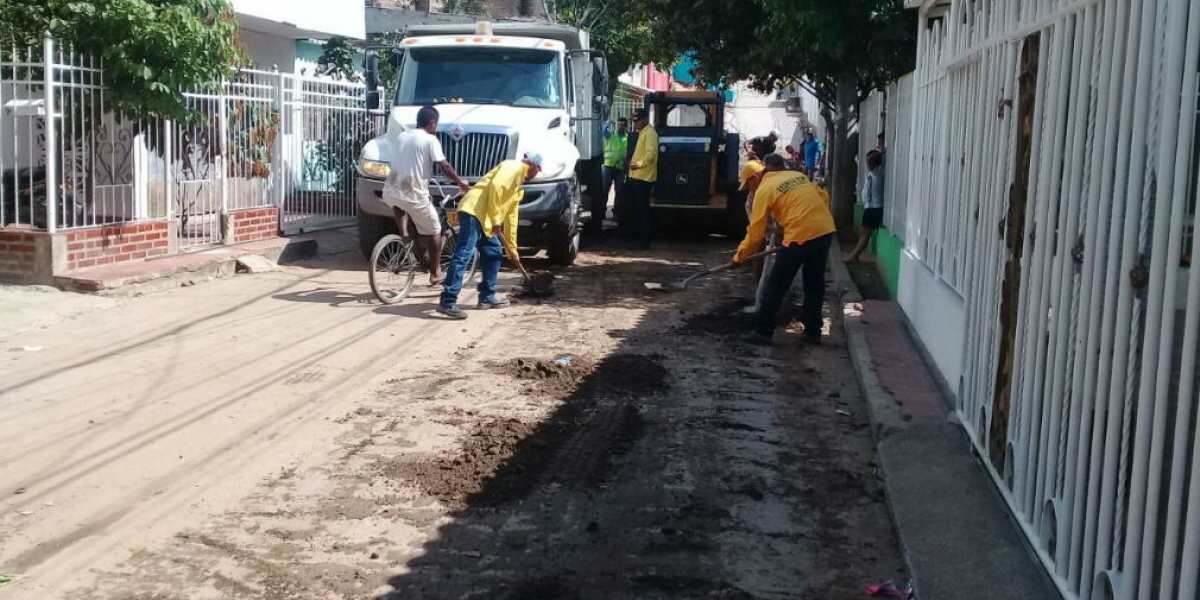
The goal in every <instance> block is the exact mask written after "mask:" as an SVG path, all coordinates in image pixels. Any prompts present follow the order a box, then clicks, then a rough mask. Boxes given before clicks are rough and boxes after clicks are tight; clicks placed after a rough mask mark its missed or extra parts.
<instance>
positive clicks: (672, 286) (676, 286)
mask: <svg viewBox="0 0 1200 600" xmlns="http://www.w3.org/2000/svg"><path fill="white" fill-rule="evenodd" d="M776 252H779V247H778V246H776V247H774V248H771V249H770V250H763V251H762V252H759V253H758V254H751V255H750V256H747V257H746V260H745V261H744V262H750V261H752V260H754V259H757V258H763V257H765V256H771V255H772V254H775V253H776ZM731 268H733V263H731V262H729V263H725V264H723V265H721V266H719V267H713V268H711V269H708V270H706V271H701V272H699V273H696V274H695V275H692V276H691V277H688V278H687V279H684V280H683V281H676V282H673V283H668V284H665V285H664V284H661V283H646V284H645V285H646V289H648V290H665V291H668V292H682V291H683V290H686V289H687V287H688V284H690V283H692V282H693V281H695V280H697V279H700V278H701V277H708V276H709V275H712V274H713V273H720V272H721V271H728V270H729V269H731Z"/></svg>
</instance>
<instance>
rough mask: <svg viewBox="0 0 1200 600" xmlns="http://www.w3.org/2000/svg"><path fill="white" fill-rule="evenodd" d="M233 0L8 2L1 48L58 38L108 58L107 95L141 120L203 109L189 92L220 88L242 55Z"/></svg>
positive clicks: (0, 24) (1, 16) (0, 18)
mask: <svg viewBox="0 0 1200 600" xmlns="http://www.w3.org/2000/svg"><path fill="white" fill-rule="evenodd" d="M237 31H238V25H237V22H236V21H235V19H234V17H233V11H232V9H231V8H230V5H229V3H228V2H227V1H226V0H5V3H4V6H3V8H2V9H0V46H3V47H12V46H17V47H21V46H33V47H37V48H40V47H41V44H42V38H43V35H44V34H45V32H49V33H50V35H51V36H52V37H53V38H54V39H55V40H56V41H57V43H59V44H62V45H66V46H70V47H72V48H73V49H74V50H75V51H76V52H78V53H79V54H82V55H89V56H92V57H94V58H97V59H99V60H101V61H102V62H103V65H104V83H105V87H106V91H105V94H106V97H105V98H106V101H107V102H108V104H109V107H110V108H113V109H116V110H118V111H120V112H122V113H124V114H125V115H127V116H130V117H134V118H144V117H152V116H159V117H167V118H172V119H178V120H187V119H192V118H194V117H195V116H196V115H195V113H194V112H193V111H192V110H190V109H189V108H188V106H187V103H186V102H185V100H184V97H183V94H182V92H183V91H184V90H206V89H213V88H214V87H215V86H217V85H219V82H220V81H221V80H222V79H224V78H227V77H229V76H231V75H232V74H233V70H234V68H235V67H237V66H238V65H239V64H241V63H242V62H243V61H244V59H243V56H244V55H243V53H242V51H241V50H240V48H239V46H238V43H237Z"/></svg>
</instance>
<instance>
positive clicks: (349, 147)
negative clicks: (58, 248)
mask: <svg viewBox="0 0 1200 600" xmlns="http://www.w3.org/2000/svg"><path fill="white" fill-rule="evenodd" d="M184 97H185V98H186V101H187V103H188V105H189V106H190V107H191V108H192V109H193V110H194V111H195V113H196V115H197V118H196V119H194V120H191V121H189V122H187V123H177V122H165V121H153V122H133V121H130V120H127V119H124V118H123V117H121V116H119V115H117V114H115V112H114V111H113V110H111V107H110V106H108V104H107V103H106V89H105V83H104V71H103V68H102V65H100V63H99V62H98V61H96V60H93V59H91V58H90V57H87V56H83V55H79V54H76V53H74V52H72V51H70V49H68V48H63V47H59V46H57V45H55V44H54V43H53V42H52V41H51V40H47V41H46V42H45V44H44V46H43V47H42V48H20V49H9V50H0V172H3V180H2V181H0V200H2V202H0V226H6V225H23V226H29V227H34V228H37V229H46V230H49V231H51V232H53V231H55V230H59V229H75V228H82V227H91V226H96V225H104V224H116V223H129V222H136V221H146V220H163V219H168V220H171V221H172V222H173V223H174V225H173V227H172V230H173V238H174V242H173V248H174V249H176V250H185V249H189V248H199V247H205V246H209V245H211V244H215V243H218V242H221V241H223V236H224V232H223V227H225V225H224V224H223V223H222V220H223V218H224V216H225V215H227V214H228V213H229V212H230V211H235V210H239V209H246V208H256V207H264V206H277V207H279V208H280V214H281V229H283V230H288V231H298V230H304V229H313V228H316V227H321V226H329V225H337V224H344V223H346V222H348V221H350V220H352V219H353V218H354V215H355V206H356V204H355V189H354V185H355V181H354V177H353V166H354V160H355V158H356V157H357V153H358V150H359V149H360V148H361V147H362V145H363V143H365V142H366V141H367V140H368V139H369V138H370V137H371V136H372V135H373V134H374V132H375V130H376V128H377V127H378V126H379V120H378V119H375V118H373V117H370V116H369V115H368V113H367V111H366V109H365V104H364V101H363V98H364V94H363V88H362V86H361V85H360V84H354V83H340V82H330V81H323V80H317V79H312V78H305V77H300V76H295V75H289V74H283V73H278V72H265V71H253V70H244V71H241V72H239V73H238V74H237V76H236V77H235V78H234V79H233V80H231V81H228V82H225V83H223V84H222V85H221V86H219V88H218V89H217V90H215V91H208V92H194V93H193V92H188V93H185V94H184Z"/></svg>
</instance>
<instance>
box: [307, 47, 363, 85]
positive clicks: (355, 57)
mask: <svg viewBox="0 0 1200 600" xmlns="http://www.w3.org/2000/svg"><path fill="white" fill-rule="evenodd" d="M361 62H362V53H361V51H360V50H359V49H358V47H357V46H355V45H354V44H352V43H351V42H350V41H349V40H347V39H346V38H344V37H334V38H330V39H329V40H327V41H326V42H325V46H324V47H323V48H322V49H321V56H320V57H319V58H318V59H317V74H318V75H323V76H325V77H331V78H333V79H336V80H338V81H350V82H353V83H358V82H359V81H362V78H361V77H359V75H358V73H359V69H358V66H359V64H360V63H361Z"/></svg>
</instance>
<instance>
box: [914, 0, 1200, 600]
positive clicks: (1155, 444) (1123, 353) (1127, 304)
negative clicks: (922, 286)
mask: <svg viewBox="0 0 1200 600" xmlns="http://www.w3.org/2000/svg"><path fill="white" fill-rule="evenodd" d="M922 16H923V18H922V28H921V31H920V39H919V58H918V69H917V72H916V74H915V80H914V90H913V94H914V100H913V102H914V107H915V108H914V113H913V119H912V126H913V134H914V135H913V139H912V144H911V147H910V148H911V156H910V160H909V163H908V164H909V169H910V173H909V183H910V185H909V195H908V200H909V206H908V219H907V221H908V222H907V235H906V236H905V239H906V241H907V246H908V248H907V251H908V252H909V253H910V254H911V255H913V256H915V257H917V258H918V259H920V260H921V261H922V262H924V263H925V265H926V266H928V267H929V268H930V269H932V270H933V272H934V273H936V274H937V275H938V276H939V277H940V278H941V279H942V280H943V281H944V282H946V283H947V284H948V285H950V286H952V287H953V288H954V289H956V290H958V291H959V292H960V293H961V295H962V297H963V298H964V300H965V303H966V311H967V312H966V314H967V325H966V330H965V332H964V336H963V337H964V341H963V344H964V368H963V376H962V380H961V382H959V390H958V392H959V393H958V398H959V406H958V410H959V413H960V415H961V417H962V419H963V422H964V424H965V426H966V428H967V430H968V432H969V434H970V436H971V437H972V440H973V443H974V444H975V445H976V447H977V448H978V449H979V451H980V454H982V455H983V456H985V457H988V458H987V459H986V460H985V462H987V463H988V466H989V468H990V469H991V470H992V473H993V475H994V476H995V477H996V479H997V481H998V482H999V483H1000V486H1001V489H1002V490H1003V492H1004V496H1005V498H1006V500H1007V501H1008V502H1009V504H1010V506H1011V507H1012V509H1013V511H1014V513H1015V514H1016V515H1017V517H1018V520H1019V522H1020V524H1021V526H1022V527H1023V528H1024V530H1025V532H1026V534H1027V536H1028V537H1029V538H1030V540H1031V541H1032V542H1033V544H1034V546H1035V548H1036V550H1037V552H1038V554H1039V556H1040V558H1041V560H1042V561H1043V562H1044V563H1045V564H1046V566H1047V568H1048V569H1049V571H1050V572H1051V574H1052V576H1053V578H1054V580H1055V582H1056V583H1057V584H1058V586H1059V589H1060V590H1061V591H1062V592H1063V594H1064V595H1065V596H1067V597H1069V598H1088V599H1090V598H1119V599H1122V600H1131V599H1135V598H1136V599H1138V600H1150V599H1159V600H1174V599H1176V598H1179V599H1184V600H1194V599H1196V598H1197V597H1198V593H1197V584H1198V576H1200V443H1197V442H1198V440H1197V435H1196V434H1197V429H1196V422H1197V407H1198V406H1200V399H1198V398H1197V393H1198V392H1200V387H1197V386H1196V381H1195V367H1196V358H1197V350H1198V349H1200V270H1197V269H1192V268H1191V265H1190V260H1191V255H1193V254H1194V253H1195V248H1194V242H1193V241H1192V240H1191V239H1190V238H1191V236H1190V235H1189V231H1190V230H1191V229H1192V228H1193V227H1194V224H1195V202H1196V188H1197V176H1200V172H1198V170H1197V169H1196V160H1197V153H1196V141H1197V140H1196V126H1197V121H1196V109H1197V79H1198V78H1197V69H1198V67H1200V60H1198V58H1200V2H1195V1H1191V2H1188V1H1186V0H1091V1H1088V0H1082V1H1037V0H1025V1H1016V0H1008V1H1000V0H990V1H989V0H974V1H968V0H955V1H953V2H952V3H951V4H950V6H949V7H948V9H946V10H943V9H941V8H930V9H926V10H925V11H924V12H923V15H922ZM1035 46H1036V52H1031V51H1030V50H1031V49H1033V48H1034V47H1035ZM1032 56H1036V61H1037V62H1036V65H1035V66H1031V65H1027V66H1026V68H1025V69H1024V70H1022V68H1020V67H1019V65H1020V64H1021V60H1022V57H1025V58H1026V59H1029V58H1030V57H1032ZM1034 72H1036V77H1034V76H1032V75H1034ZM1021 81H1026V82H1027V86H1026V89H1021V87H1020V85H1019V82H1021ZM1024 94H1030V97H1031V98H1032V99H1033V104H1032V107H1033V112H1032V114H1031V118H1030V120H1029V128H1028V130H1024V129H1019V124H1018V123H1017V119H1016V114H1017V112H1018V110H1019V109H1020V104H1021V100H1020V99H1021V97H1022V95H1024ZM1019 140H1028V141H1029V145H1028V148H1029V150H1030V152H1029V155H1028V156H1027V159H1028V171H1027V172H1026V171H1024V170H1023V169H1022V168H1021V163H1023V162H1024V161H1018V160H1017V156H1016V155H1017V153H1018V150H1019V149H1020V146H1019V145H1018V141H1019ZM1026 178H1027V181H1028V186H1027V201H1026V202H1025V203H1024V204H1023V207H1024V219H1023V221H1020V222H1022V223H1023V227H1022V228H1019V229H1017V230H1015V231H1011V232H1006V229H1011V228H1013V226H1014V222H1013V221H1012V219H1013V218H1015V217H1019V216H1020V215H1021V211H1020V210H1019V209H1020V207H1018V206H1016V205H1015V203H1014V201H1013V199H1014V198H1019V197H1020V195H1021V193H1022V190H1019V189H1014V188H1015V187H1017V185H1016V184H1017V183H1018V182H1020V181H1024V180H1026ZM1006 238H1007V240H1008V241H1009V243H1006ZM1185 240H1187V241H1188V244H1189V246H1187V247H1185V246H1184V242H1185ZM1013 241H1017V242H1019V243H1018V244H1016V245H1012V242H1013ZM1185 248H1186V249H1185ZM1015 252H1019V254H1014V253H1015ZM1010 258H1014V259H1019V260H1014V261H1012V262H1008V261H1009V259H1010ZM1006 262H1008V264H1009V267H1008V269H1009V270H1008V271H1006ZM1018 267H1019V268H1018ZM1018 273H1019V279H1017V278H1014V277H1013V276H1014V275H1016V274H1018ZM1006 274H1007V275H1008V276H1009V279H1008V281H1007V282H1006ZM1008 286H1016V287H1015V288H1010V287H1008ZM1006 290H1007V291H1009V292H1011V291H1016V292H1017V293H1016V295H1015V296H1013V297H1014V298H1017V301H1016V304H1015V307H1014V308H1015V310H1014V312H1013V315H1014V317H1015V318H1014V319H1013V320H1012V321H1011V329H1006V328H1005V327H1003V324H1004V323H1005V321H1004V319H1002V318H1000V315H1001V311H1002V309H1003V303H1002V302H1001V298H1002V297H1003V295H1004V294H1005V292H1006ZM1007 335H1011V336H1012V340H1011V348H1012V350H1013V351H1012V353H1011V358H1012V361H1011V369H1006V368H1005V366H1004V365H1002V364H1001V360H1000V359H1001V357H1002V355H1001V352H1000V351H1001V348H1002V345H1003V344H1004V343H1005V342H1004V340H1005V337H1006V336H1007ZM998 373H1002V374H1005V375H1004V376H1003V377H999V378H998ZM1002 388H1003V389H1004V390H1007V391H1005V392H1004V393H1001V391H1000V390H1001V389H1002Z"/></svg>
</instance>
